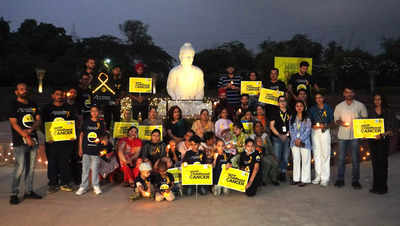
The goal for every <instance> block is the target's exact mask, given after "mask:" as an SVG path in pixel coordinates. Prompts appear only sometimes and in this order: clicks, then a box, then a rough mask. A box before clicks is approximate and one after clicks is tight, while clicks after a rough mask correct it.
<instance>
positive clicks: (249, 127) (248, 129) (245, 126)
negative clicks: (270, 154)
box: [242, 121, 254, 134]
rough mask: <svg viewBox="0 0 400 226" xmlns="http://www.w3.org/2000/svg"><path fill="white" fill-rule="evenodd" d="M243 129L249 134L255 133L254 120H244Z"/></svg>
mask: <svg viewBox="0 0 400 226" xmlns="http://www.w3.org/2000/svg"><path fill="white" fill-rule="evenodd" d="M242 125H243V129H244V132H245V133H247V134H252V133H253V126H254V125H253V123H252V122H247V121H242Z"/></svg>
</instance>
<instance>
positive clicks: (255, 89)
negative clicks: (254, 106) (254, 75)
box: [240, 81, 262, 96]
mask: <svg viewBox="0 0 400 226" xmlns="http://www.w3.org/2000/svg"><path fill="white" fill-rule="evenodd" d="M261 85H262V82H261V81H242V82H241V83H240V94H249V95H254V96H255V95H258V94H260V89H261Z"/></svg>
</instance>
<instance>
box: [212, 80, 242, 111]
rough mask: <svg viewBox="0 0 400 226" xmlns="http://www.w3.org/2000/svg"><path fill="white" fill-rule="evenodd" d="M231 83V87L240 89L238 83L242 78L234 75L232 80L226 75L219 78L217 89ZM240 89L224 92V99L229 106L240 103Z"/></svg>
mask: <svg viewBox="0 0 400 226" xmlns="http://www.w3.org/2000/svg"><path fill="white" fill-rule="evenodd" d="M232 81H233V85H234V86H236V87H239V88H240V82H241V81H242V78H241V77H240V76H239V75H234V76H233V78H229V77H228V75H223V76H221V78H219V80H218V83H217V88H224V87H226V86H227V85H228V84H229V83H230V82H232ZM240 97H241V96H240V89H237V90H234V89H227V90H226V99H227V101H228V103H229V104H233V105H237V104H239V103H240Z"/></svg>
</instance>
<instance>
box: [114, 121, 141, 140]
mask: <svg viewBox="0 0 400 226" xmlns="http://www.w3.org/2000/svg"><path fill="white" fill-rule="evenodd" d="M131 126H135V127H136V128H138V126H139V123H138V122H137V121H133V122H114V129H113V138H123V137H127V136H128V129H129V127H131ZM138 129H139V128H138Z"/></svg>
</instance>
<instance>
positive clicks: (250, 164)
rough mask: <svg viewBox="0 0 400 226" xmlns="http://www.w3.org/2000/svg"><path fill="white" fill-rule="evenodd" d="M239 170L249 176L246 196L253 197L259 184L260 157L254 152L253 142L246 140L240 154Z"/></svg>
mask: <svg viewBox="0 0 400 226" xmlns="http://www.w3.org/2000/svg"><path fill="white" fill-rule="evenodd" d="M239 168H240V169H241V170H244V171H247V172H249V174H250V177H249V180H248V182H247V185H246V195H247V196H254V195H256V193H257V187H258V186H259V185H260V184H261V182H262V178H261V156H260V154H259V153H258V152H257V151H256V150H255V143H254V140H253V139H251V138H248V139H247V140H246V142H245V151H244V152H242V153H240V158H239Z"/></svg>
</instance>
